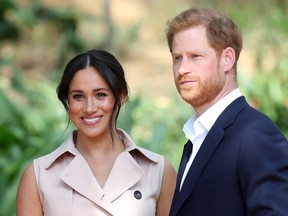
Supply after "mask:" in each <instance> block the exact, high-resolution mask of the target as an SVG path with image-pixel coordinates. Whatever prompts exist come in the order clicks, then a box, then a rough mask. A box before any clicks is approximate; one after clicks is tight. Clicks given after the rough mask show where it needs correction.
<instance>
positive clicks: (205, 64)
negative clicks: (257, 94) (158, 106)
mask: <svg viewBox="0 0 288 216" xmlns="http://www.w3.org/2000/svg"><path fill="white" fill-rule="evenodd" d="M172 58H173V73H174V80H175V84H176V87H177V90H178V92H179V93H180V95H181V97H182V98H183V99H184V100H185V101H186V102H187V103H189V104H191V105H192V106H193V107H194V108H195V109H198V108H199V109H201V108H203V107H204V108H205V107H206V106H207V105H209V104H213V103H214V101H216V100H217V97H218V95H219V94H220V92H221V91H222V89H223V88H224V86H225V82H226V77H225V73H224V71H223V67H222V66H221V65H220V60H219V57H217V55H216V52H215V50H214V49H213V48H212V47H211V46H210V45H209V43H208V41H207V37H206V30H205V28H204V27H203V26H195V27H190V28H188V29H185V30H182V31H180V32H178V33H176V34H175V35H174V38H173V41H172Z"/></svg>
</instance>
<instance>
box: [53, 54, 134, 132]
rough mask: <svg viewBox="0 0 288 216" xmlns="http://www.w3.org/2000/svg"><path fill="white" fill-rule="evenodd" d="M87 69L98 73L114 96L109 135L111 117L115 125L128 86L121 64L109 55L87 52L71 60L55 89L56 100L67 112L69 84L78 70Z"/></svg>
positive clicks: (126, 95)
mask: <svg viewBox="0 0 288 216" xmlns="http://www.w3.org/2000/svg"><path fill="white" fill-rule="evenodd" d="M87 67H93V68H95V69H96V70H97V72H99V74H100V75H101V76H102V77H103V79H104V80H105V81H106V82H107V84H108V85H109V87H110V88H111V90H112V93H113V95H114V98H115V104H114V107H113V111H112V115H111V118H110V124H109V126H110V133H112V128H113V126H115V125H112V123H113V117H115V124H116V122H117V118H118V115H119V112H120V107H121V106H122V105H123V104H124V103H125V102H126V101H127V100H128V85H127V82H126V80H125V74H124V70H123V68H122V66H121V64H120V63H119V62H118V60H117V59H116V58H115V56H113V55H112V54H111V53H108V52H106V51H103V50H88V51H87V52H84V53H81V54H78V55H77V56H75V57H74V58H72V59H71V60H70V62H68V64H67V65H66V67H65V69H64V73H63V75H62V78H61V81H60V83H59V85H58V87H57V95H58V99H59V100H60V101H61V102H62V104H63V105H64V108H65V110H66V111H68V109H69V105H68V91H69V85H70V82H71V80H72V79H73V77H74V75H75V74H76V73H77V72H78V71H79V70H82V69H85V68H87ZM123 96H125V98H124V100H123V98H122V97H123ZM69 122H70V120H69Z"/></svg>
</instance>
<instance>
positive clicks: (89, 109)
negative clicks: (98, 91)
mask: <svg viewBox="0 0 288 216" xmlns="http://www.w3.org/2000/svg"><path fill="white" fill-rule="evenodd" d="M96 111H97V104H96V103H95V101H94V99H93V98H87V99H86V101H85V105H84V112H86V113H88V114H90V113H94V112H96Z"/></svg>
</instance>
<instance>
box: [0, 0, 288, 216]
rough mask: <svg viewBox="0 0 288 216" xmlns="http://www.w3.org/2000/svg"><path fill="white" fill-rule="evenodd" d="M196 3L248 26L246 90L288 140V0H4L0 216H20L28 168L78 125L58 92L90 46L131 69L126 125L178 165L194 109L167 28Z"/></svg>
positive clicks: (242, 74) (242, 79)
mask: <svg viewBox="0 0 288 216" xmlns="http://www.w3.org/2000/svg"><path fill="white" fill-rule="evenodd" d="M193 6H209V7H213V8H216V9H220V10H222V11H223V12H224V13H226V14H227V15H229V16H230V17H232V18H233V19H234V20H235V21H236V22H237V23H238V24H239V25H240V27H241V29H242V32H243V38H244V50H243V52H242V54H241V56H240V60H239V64H238V65H239V70H238V80H239V84H240V89H241V91H242V93H243V94H244V95H245V96H246V98H247V99H248V101H249V102H250V104H251V105H252V106H254V107H255V108H257V109H259V110H261V111H262V112H264V113H266V114H267V115H268V116H269V117H270V118H271V119H272V120H273V121H274V122H275V123H276V124H277V125H278V126H279V128H280V129H281V130H282V131H283V133H284V134H285V136H286V137H287V136H288V97H287V95H288V1H286V0H274V1H270V0H262V1H261V2H260V1H255V2H253V1H252V2H251V1H250V0H234V1H230V0H218V1H216V0H215V1H212V0H189V1H188V0H178V1H172V0H162V1H160V0H158V1H156V0H142V1H141V0H61V1H59V0H0V194H1V196H0V216H10V215H11V216H13V215H16V214H15V195H16V191H17V185H18V182H19V178H20V175H21V173H22V171H23V169H24V168H25V166H26V165H27V164H28V163H30V162H31V160H32V159H33V158H35V157H38V156H40V155H43V154H46V153H48V152H50V151H52V150H53V149H55V148H56V147H57V146H58V145H60V144H61V142H62V141H63V140H64V139H65V137H66V136H67V135H68V134H69V132H70V131H71V130H72V129H73V127H68V128H66V126H67V116H66V113H65V110H64V108H63V107H62V105H61V104H60V102H58V100H57V96H56V90H55V89H56V86H57V84H58V81H59V79H60V76H61V73H62V71H63V68H64V66H65V65H66V63H67V62H68V60H70V59H71V57H73V56H74V55H75V54H77V53H79V52H83V51H86V50H87V49H94V48H95V49H105V50H107V51H110V52H112V53H113V54H114V55H115V56H116V57H117V58H118V59H119V60H120V62H121V63H122V65H123V67H124V70H125V72H126V78H127V81H128V84H129V86H130V101H129V102H128V103H127V104H126V105H125V107H123V109H122V111H121V113H120V119H119V122H118V126H119V127H121V128H123V129H125V130H126V131H127V132H128V133H130V135H131V136H132V137H133V139H134V140H135V142H136V143H137V144H138V145H139V146H143V147H146V148H148V149H150V150H152V151H156V152H158V153H161V154H163V155H165V157H166V158H167V159H168V160H170V161H171V162H172V164H173V165H174V167H175V168H176V169H177V168H178V163H179V160H180V156H181V153H182V148H183V145H184V144H185V142H186V139H185V137H184V134H183V132H182V126H183V124H184V123H185V122H186V120H187V119H188V118H189V117H190V116H191V115H192V114H193V109H192V108H191V107H189V106H188V105H186V104H185V103H184V102H183V101H182V100H181V98H180V97H179V95H178V93H177V91H176V88H175V86H174V81H173V75H172V64H171V59H170V53H169V50H168V47H167V44H166V38H165V25H166V22H167V20H169V19H171V18H172V17H174V16H175V15H176V14H178V13H179V12H181V11H182V10H184V9H187V8H189V7H193Z"/></svg>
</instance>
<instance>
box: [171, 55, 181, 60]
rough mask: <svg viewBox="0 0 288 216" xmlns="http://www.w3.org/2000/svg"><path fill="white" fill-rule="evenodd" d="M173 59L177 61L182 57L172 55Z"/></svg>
mask: <svg viewBox="0 0 288 216" xmlns="http://www.w3.org/2000/svg"><path fill="white" fill-rule="evenodd" d="M173 59H174V61H179V60H181V59H182V56H174V57H173Z"/></svg>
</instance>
